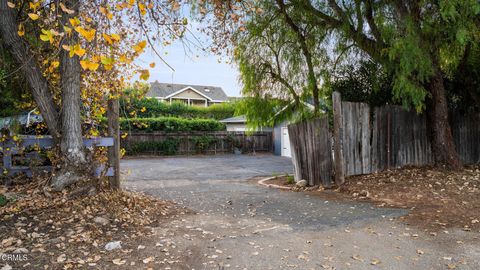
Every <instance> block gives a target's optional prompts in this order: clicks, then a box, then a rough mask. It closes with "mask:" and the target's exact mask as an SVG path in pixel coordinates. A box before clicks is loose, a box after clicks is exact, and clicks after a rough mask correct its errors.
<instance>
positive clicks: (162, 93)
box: [145, 81, 228, 101]
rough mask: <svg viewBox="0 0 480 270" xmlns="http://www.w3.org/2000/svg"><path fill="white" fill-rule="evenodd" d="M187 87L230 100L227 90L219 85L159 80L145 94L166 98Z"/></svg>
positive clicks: (211, 96)
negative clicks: (175, 82)
mask: <svg viewBox="0 0 480 270" xmlns="http://www.w3.org/2000/svg"><path fill="white" fill-rule="evenodd" d="M187 88H193V89H194V90H196V91H197V92H198V93H199V94H201V95H203V96H206V97H208V98H209V99H211V100H221V101H226V100H228V97H227V95H226V94H225V92H223V89H222V88H221V87H218V86H208V85H193V84H172V83H159V82H158V81H155V82H153V83H151V87H150V90H149V91H148V93H147V94H146V95H145V96H146V97H156V98H165V97H168V96H170V95H172V94H175V93H177V92H179V91H181V90H184V89H187Z"/></svg>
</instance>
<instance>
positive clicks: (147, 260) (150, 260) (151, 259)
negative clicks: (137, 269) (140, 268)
mask: <svg viewBox="0 0 480 270" xmlns="http://www.w3.org/2000/svg"><path fill="white" fill-rule="evenodd" d="M153 261H155V258H154V257H148V258H145V259H143V261H142V262H143V263H144V264H147V263H149V262H153Z"/></svg>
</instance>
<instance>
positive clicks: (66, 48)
mask: <svg viewBox="0 0 480 270" xmlns="http://www.w3.org/2000/svg"><path fill="white" fill-rule="evenodd" d="M62 48H63V49H64V50H65V51H67V52H69V51H70V46H68V45H65V44H63V45H62Z"/></svg>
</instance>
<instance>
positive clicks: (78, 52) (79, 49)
mask: <svg viewBox="0 0 480 270" xmlns="http://www.w3.org/2000/svg"><path fill="white" fill-rule="evenodd" d="M73 52H74V53H75V54H76V55H78V56H80V57H82V56H83V55H84V54H85V49H83V48H82V47H81V46H80V44H77V45H75V46H73Z"/></svg>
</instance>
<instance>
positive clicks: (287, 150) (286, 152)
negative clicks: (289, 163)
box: [281, 127, 292, 157]
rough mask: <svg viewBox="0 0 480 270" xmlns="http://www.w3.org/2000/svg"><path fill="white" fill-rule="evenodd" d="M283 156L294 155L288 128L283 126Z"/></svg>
mask: <svg viewBox="0 0 480 270" xmlns="http://www.w3.org/2000/svg"><path fill="white" fill-rule="evenodd" d="M281 143H282V156H284V157H292V152H291V151H290V137H289V136H288V128H287V127H282V141H281Z"/></svg>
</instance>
